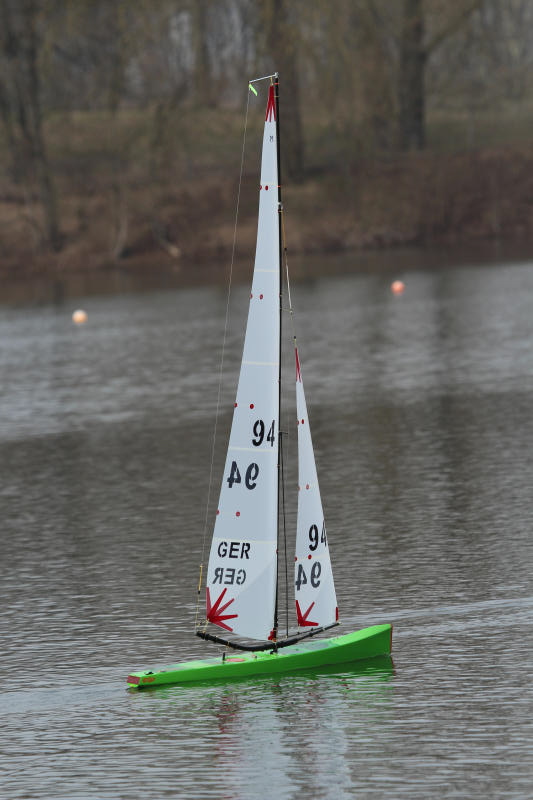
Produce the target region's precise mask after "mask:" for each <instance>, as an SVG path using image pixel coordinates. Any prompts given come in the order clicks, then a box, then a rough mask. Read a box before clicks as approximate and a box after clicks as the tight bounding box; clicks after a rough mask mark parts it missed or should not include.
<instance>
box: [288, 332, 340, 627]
mask: <svg viewBox="0 0 533 800" xmlns="http://www.w3.org/2000/svg"><path fill="white" fill-rule="evenodd" d="M295 356H296V414H297V418H298V521H297V526H296V558H295V561H294V597H295V601H296V616H297V622H298V627H299V628H307V627H319V626H320V627H322V626H324V625H331V624H332V623H334V622H336V621H337V619H338V616H339V615H338V609H337V598H336V595H335V586H334V584H333V573H332V571H331V561H330V557H329V548H328V540H327V535H326V525H325V521H324V512H323V510H322V500H321V498H320V488H319V485H318V477H317V472H316V464H315V454H314V450H313V442H312V439H311V429H310V426H309V417H308V415H307V404H306V402H305V393H304V385H303V382H302V373H301V368H300V359H299V356H298V349H297V348H296V349H295Z"/></svg>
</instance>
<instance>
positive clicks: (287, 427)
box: [279, 204, 296, 636]
mask: <svg viewBox="0 0 533 800" xmlns="http://www.w3.org/2000/svg"><path fill="white" fill-rule="evenodd" d="M279 216H280V234H281V251H282V261H283V266H284V267H285V281H286V286H287V299H288V310H289V315H290V319H291V332H292V336H293V340H294V341H296V337H295V335H294V319H293V311H292V302H291V288H290V282H289V264H288V260H287V241H286V237H285V212H284V208H283V204H282V205H281V207H280V215H279ZM284 416H285V418H286V424H285V425H284V428H285V431H286V432H287V433H286V435H285V436H284V438H285V439H286V440H287V441H286V446H285V449H284V457H285V459H287V461H288V460H289V456H290V452H289V451H290V445H291V435H290V431H291V425H290V421H289V419H288V417H289V412H288V411H287V409H285V413H284ZM282 464H283V462H282ZM282 469H283V466H282ZM282 486H283V539H284V541H283V544H284V551H285V624H286V635H287V636H288V635H289V604H290V602H291V598H290V597H289V565H288V559H287V533H286V527H285V482H284V479H283V475H282Z"/></svg>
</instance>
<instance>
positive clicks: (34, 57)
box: [0, 0, 62, 250]
mask: <svg viewBox="0 0 533 800" xmlns="http://www.w3.org/2000/svg"><path fill="white" fill-rule="evenodd" d="M41 11H42V9H41V7H40V4H39V2H38V0H20V1H19V2H16V0H1V2H0V21H1V26H0V27H1V31H0V53H1V58H2V64H3V69H2V70H1V72H0V106H1V110H2V119H3V122H4V127H5V129H6V132H7V140H8V143H9V146H10V148H11V155H12V160H13V164H14V168H15V173H16V174H17V175H19V176H20V178H22V180H24V182H25V183H26V184H27V185H28V186H29V187H32V186H35V187H36V190H37V194H38V197H39V201H40V204H41V207H42V212H43V228H44V230H43V235H44V239H45V240H46V242H47V243H48V245H49V246H50V247H51V248H52V249H54V250H59V249H60V247H61V243H62V237H61V233H60V229H59V215H58V208H57V199H56V192H55V187H54V182H53V178H52V172H51V169H50V165H49V161H48V155H47V149H46V142H45V136H44V131H43V113H42V107H41V84H40V72H39V64H38V61H39V50H40V46H41V37H40V32H39V16H40V12H41Z"/></svg>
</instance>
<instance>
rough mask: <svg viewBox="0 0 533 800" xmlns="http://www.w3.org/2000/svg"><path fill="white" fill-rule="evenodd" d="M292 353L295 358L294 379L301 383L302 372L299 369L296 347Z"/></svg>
mask: <svg viewBox="0 0 533 800" xmlns="http://www.w3.org/2000/svg"><path fill="white" fill-rule="evenodd" d="M294 355H295V358H296V380H297V381H299V382H300V383H301V382H302V373H301V371H300V359H299V357H298V348H297V347H295V348H294Z"/></svg>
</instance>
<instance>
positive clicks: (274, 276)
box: [127, 75, 392, 688]
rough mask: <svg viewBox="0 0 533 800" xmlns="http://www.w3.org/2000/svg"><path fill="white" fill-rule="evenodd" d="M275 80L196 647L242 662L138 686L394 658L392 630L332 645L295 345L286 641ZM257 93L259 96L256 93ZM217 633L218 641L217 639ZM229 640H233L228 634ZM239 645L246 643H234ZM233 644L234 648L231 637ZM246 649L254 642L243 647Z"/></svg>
mask: <svg viewBox="0 0 533 800" xmlns="http://www.w3.org/2000/svg"><path fill="white" fill-rule="evenodd" d="M267 79H268V80H270V85H269V91H268V99H267V106H266V115H265V125H264V133H263V149H262V160H261V179H260V188H259V217H258V229H257V245H256V255H255V265H254V274H253V282H252V289H251V293H250V304H249V310H248V321H247V326H246V335H245V341H244V350H243V356H242V362H241V370H240V376H239V383H238V388H237V397H236V401H235V406H234V412H233V422H232V426H231V432H230V437H229V443H228V451H227V457H226V463H225V468H224V475H223V479H222V487H221V491H220V498H219V503H218V508H217V512H216V518H215V525H214V532H213V539H212V544H211V551H210V556H209V564H208V568H207V574H206V586H205V595H206V609H205V621H204V624H203V625H202V626H200V628H199V629H198V630H197V631H196V633H197V634H198V636H200V637H201V638H203V639H207V640H210V641H212V642H216V643H219V644H223V645H225V646H226V647H230V648H232V649H234V650H238V651H241V652H240V653H239V655H238V656H233V655H232V656H227V655H226V652H225V651H224V653H223V654H222V657H220V656H219V657H217V658H210V659H206V660H200V661H189V662H183V663H180V664H173V665H170V666H168V667H165V668H163V669H159V670H152V671H147V672H135V673H132V674H130V675H129V676H128V678H127V682H128V684H129V686H132V687H133V686H135V687H139V688H141V687H143V686H154V685H158V684H169V683H183V682H190V681H199V680H211V679H215V678H232V677H238V676H246V675H253V674H263V673H269V672H281V671H288V670H292V669H302V668H305V667H315V668H316V667H322V666H330V665H334V664H341V663H345V662H350V661H354V660H359V659H367V658H372V657H375V656H379V655H386V654H389V653H390V649H391V634H392V627H391V626H390V625H377V626H373V627H371V628H365V629H364V630H361V631H357V632H356V633H349V634H345V635H342V636H336V637H334V638H328V639H315V640H311V637H313V636H315V635H316V634H317V633H320V632H322V631H324V630H325V629H327V628H331V627H333V626H334V625H337V624H338V618H339V614H338V608H337V600H336V595H335V587H334V582H333V574H332V569H331V561H330V557H329V549H328V538H327V535H326V526H325V522H324V514H323V510H322V501H321V497H320V489H319V485H318V478H317V470H316V465H315V457H314V451H313V444H312V439H311V431H310V426H309V420H308V416H307V405H306V401H305V394H304V387H303V381H302V370H301V366H300V359H299V355H298V349H297V347H296V342H295V362H296V416H297V430H298V489H299V491H298V517H297V530H296V554H295V560H294V594H295V598H294V599H295V612H296V626H297V631H296V632H295V633H292V634H290V635H289V634H288V632H287V634H286V635H285V636H283V637H282V636H280V635H279V622H278V604H279V592H278V549H279V547H278V538H279V533H278V530H279V518H280V483H281V480H280V477H281V476H280V469H281V461H282V459H281V434H280V430H279V420H280V397H281V311H282V309H281V302H282V301H281V298H282V254H283V249H284V248H283V242H282V226H281V222H280V218H281V214H282V210H283V207H282V203H281V186H280V179H279V174H280V170H279V144H280V140H279V101H278V97H279V91H278V90H279V82H278V76H277V75H272V76H267V78H260V79H258V80H257V81H252V82H251V83H250V85H252V84H254V83H257V82H258V81H263V80H267ZM254 92H255V89H254ZM210 626H216V628H215V629H216V630H217V633H216V634H213V633H211V632H210V630H208V628H209V627H210ZM229 633H231V634H232V638H231V639H228V638H227V635H228V634H229ZM233 636H236V637H238V638H237V639H234V638H233ZM223 637H224V638H223ZM242 639H246V640H253V641H254V643H253V644H251V643H245V642H242Z"/></svg>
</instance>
